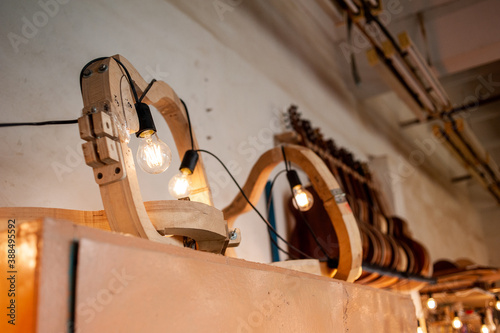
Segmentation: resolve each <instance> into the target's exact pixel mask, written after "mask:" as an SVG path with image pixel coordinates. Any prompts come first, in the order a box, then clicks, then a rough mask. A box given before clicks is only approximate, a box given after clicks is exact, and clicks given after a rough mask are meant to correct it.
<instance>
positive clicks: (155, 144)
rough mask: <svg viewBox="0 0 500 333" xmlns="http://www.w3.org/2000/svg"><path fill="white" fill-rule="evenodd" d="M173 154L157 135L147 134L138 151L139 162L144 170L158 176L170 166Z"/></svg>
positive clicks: (142, 139)
mask: <svg viewBox="0 0 500 333" xmlns="http://www.w3.org/2000/svg"><path fill="white" fill-rule="evenodd" d="M171 161H172V152H171V151H170V148H169V147H168V146H167V144H166V143H165V142H163V141H161V140H160V139H159V138H158V136H157V135H156V134H155V135H154V136H152V133H145V134H144V135H143V137H142V138H141V143H140V144H139V148H138V149H137V162H138V163H139V166H140V167H141V169H142V170H144V171H146V172H148V173H152V174H157V173H161V172H163V171H165V170H167V168H168V167H169V166H170V162H171Z"/></svg>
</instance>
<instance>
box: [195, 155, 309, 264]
mask: <svg viewBox="0 0 500 333" xmlns="http://www.w3.org/2000/svg"><path fill="white" fill-rule="evenodd" d="M196 151H197V152H202V153H206V154H208V155H211V156H212V157H214V158H215V159H216V160H217V161H218V162H219V163H220V164H221V165H222V167H223V168H224V169H225V170H226V172H227V174H228V175H229V177H231V179H232V180H233V182H234V184H235V185H236V186H237V187H238V189H239V190H240V193H241V195H242V196H243V198H244V199H245V200H246V201H247V203H248V204H249V205H250V207H252V208H253V210H254V211H255V212H256V213H257V215H259V217H260V218H261V220H262V221H264V223H265V224H266V225H267V226H268V227H269V228H270V229H271V230H272V232H273V233H274V234H275V235H276V237H278V238H279V239H281V240H282V241H283V242H285V244H287V245H288V246H289V247H290V248H292V249H293V250H295V251H297V252H298V253H300V254H302V255H303V256H305V257H306V258H308V259H314V258H312V257H311V256H309V255H308V254H306V253H304V252H302V251H301V250H299V249H298V248H296V247H295V246H293V245H292V244H290V243H289V242H288V241H287V240H285V239H284V238H283V237H282V236H281V235H280V234H278V232H277V231H276V229H275V228H273V226H272V225H271V224H270V223H269V222H268V221H267V220H266V219H265V218H264V216H262V214H261V213H260V212H259V211H258V209H257V208H256V207H255V206H254V205H253V204H252V202H251V201H250V199H248V197H247V195H246V194H245V192H244V191H243V189H242V188H241V186H240V184H238V182H237V181H236V179H235V178H234V176H233V175H232V174H231V172H230V171H229V169H228V168H227V167H226V165H225V164H224V163H223V162H222V161H221V160H220V159H219V158H218V157H217V156H216V155H215V154H213V153H211V152H209V151H208V150H204V149H197V150H196ZM275 245H277V244H275Z"/></svg>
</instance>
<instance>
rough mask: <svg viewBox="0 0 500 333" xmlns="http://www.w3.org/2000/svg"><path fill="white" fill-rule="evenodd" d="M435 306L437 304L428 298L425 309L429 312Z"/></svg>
mask: <svg viewBox="0 0 500 333" xmlns="http://www.w3.org/2000/svg"><path fill="white" fill-rule="evenodd" d="M436 306H437V303H436V301H435V300H434V298H432V297H429V299H428V300H427V307H428V308H429V309H431V310H434V309H435V308H436Z"/></svg>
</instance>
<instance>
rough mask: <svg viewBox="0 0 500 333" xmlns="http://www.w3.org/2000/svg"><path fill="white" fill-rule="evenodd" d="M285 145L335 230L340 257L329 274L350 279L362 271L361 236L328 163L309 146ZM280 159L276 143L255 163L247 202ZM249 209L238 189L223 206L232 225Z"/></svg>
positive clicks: (247, 187) (254, 197)
mask: <svg viewBox="0 0 500 333" xmlns="http://www.w3.org/2000/svg"><path fill="white" fill-rule="evenodd" d="M284 149H285V154H286V157H287V160H289V161H291V162H293V163H294V164H295V165H297V166H298V167H300V168H301V169H302V170H303V171H304V172H305V173H306V174H307V175H308V176H309V179H310V180H311V183H312V185H313V187H314V189H315V190H316V192H317V193H318V195H319V197H320V198H321V200H322V201H323V204H324V207H325V209H326V211H327V213H328V216H329V217H330V220H331V221H332V224H333V227H334V229H335V232H336V233H337V236H338V239H339V252H340V255H339V257H340V258H339V264H338V267H337V269H336V270H330V275H331V276H334V277H335V278H337V279H340V280H345V281H350V282H353V281H354V280H356V279H357V278H358V277H359V275H360V274H361V261H362V247H361V237H360V234H359V229H358V226H357V224H356V220H355V219H354V216H353V215H352V211H351V209H350V207H349V205H348V203H347V201H346V199H345V195H344V193H343V192H342V190H341V189H340V187H339V185H338V183H337V181H336V180H335V178H334V177H333V175H332V174H331V172H330V170H328V167H327V166H326V165H325V163H324V162H323V161H322V160H321V158H319V157H318V156H317V155H316V154H315V153H314V152H313V151H312V150H310V149H308V148H305V147H301V146H296V145H286V146H285V148H284ZM281 162H283V154H282V152H281V147H276V148H273V149H271V150H268V151H267V152H265V153H264V154H263V155H262V156H261V157H260V158H259V160H258V161H257V162H256V163H255V165H254V166H253V168H252V170H251V171H250V174H249V176H248V178H247V181H246V183H245V185H244V186H243V191H244V192H245V193H246V195H247V196H248V198H249V200H250V202H252V203H254V204H256V203H257V202H258V200H259V197H260V196H261V195H262V192H263V190H264V187H265V184H266V182H267V180H268V179H269V175H270V174H271V171H272V170H273V169H274V168H275V167H276V166H277V165H278V164H279V163H281ZM250 209H251V207H250V205H249V204H248V203H247V202H246V200H245V198H243V196H242V195H241V193H239V194H238V195H237V196H236V197H235V198H234V200H233V201H232V203H231V204H230V205H229V206H227V207H226V208H224V209H223V213H224V218H225V219H226V220H227V223H228V226H229V227H232V226H233V224H234V222H235V220H236V218H237V217H238V216H239V215H241V214H243V213H245V212H247V211H249V210H250Z"/></svg>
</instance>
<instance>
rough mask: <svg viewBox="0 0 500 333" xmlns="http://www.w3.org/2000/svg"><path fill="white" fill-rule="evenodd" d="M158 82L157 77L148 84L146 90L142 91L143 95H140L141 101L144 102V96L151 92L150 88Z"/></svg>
mask: <svg viewBox="0 0 500 333" xmlns="http://www.w3.org/2000/svg"><path fill="white" fill-rule="evenodd" d="M155 82H156V79H152V80H151V82H149V84H148V86H147V87H146V89H144V91H143V92H142V95H141V97H139V103H140V102H142V99H143V98H144V97H146V95H147V94H148V92H149V89H151V87H152V86H153V84H154V83H155Z"/></svg>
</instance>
